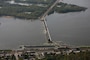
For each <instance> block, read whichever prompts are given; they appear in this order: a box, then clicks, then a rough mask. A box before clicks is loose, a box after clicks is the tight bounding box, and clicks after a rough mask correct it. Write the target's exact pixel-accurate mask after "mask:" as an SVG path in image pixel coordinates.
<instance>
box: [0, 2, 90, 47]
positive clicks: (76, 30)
mask: <svg viewBox="0 0 90 60" xmlns="http://www.w3.org/2000/svg"><path fill="white" fill-rule="evenodd" d="M64 2H67V3H70V4H76V5H79V6H84V7H87V8H88V9H87V10H86V11H84V12H75V13H66V14H58V13H54V14H52V15H49V16H47V17H46V18H47V24H48V28H49V30H50V33H51V37H52V40H54V41H63V42H64V43H66V44H70V45H76V46H87V45H89V46H90V17H89V16H90V3H89V2H90V0H64ZM0 23H1V24H0V49H9V48H11V49H13V48H17V47H18V46H19V45H41V44H43V43H44V42H46V40H45V35H44V31H43V25H42V23H41V21H39V20H35V21H31V20H23V19H15V18H13V17H0Z"/></svg>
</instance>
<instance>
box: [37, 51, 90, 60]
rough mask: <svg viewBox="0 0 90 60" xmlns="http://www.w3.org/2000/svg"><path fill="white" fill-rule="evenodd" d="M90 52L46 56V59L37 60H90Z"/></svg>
mask: <svg viewBox="0 0 90 60" xmlns="http://www.w3.org/2000/svg"><path fill="white" fill-rule="evenodd" d="M89 56H90V51H86V52H80V53H73V52H72V53H70V54H69V55H61V54H60V55H51V54H49V55H46V56H45V58H44V59H37V60H90V57H89Z"/></svg>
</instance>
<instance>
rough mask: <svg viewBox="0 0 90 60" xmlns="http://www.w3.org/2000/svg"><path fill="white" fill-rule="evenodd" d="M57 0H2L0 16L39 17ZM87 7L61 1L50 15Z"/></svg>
mask: <svg viewBox="0 0 90 60" xmlns="http://www.w3.org/2000/svg"><path fill="white" fill-rule="evenodd" d="M55 1H56V0H12V1H11V0H0V16H13V17H15V18H21V19H38V18H39V17H40V16H42V15H43V13H44V12H45V11H46V10H47V9H48V8H49V7H50V6H51V5H52V4H53V3H54V2H55ZM86 9H87V8H86V7H81V6H77V5H73V4H67V3H63V2H59V3H58V4H57V5H56V6H55V7H54V8H53V9H52V10H51V11H50V12H49V14H48V15H50V14H52V13H54V12H57V13H68V12H80V11H85V10H86Z"/></svg>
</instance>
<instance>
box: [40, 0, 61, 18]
mask: <svg viewBox="0 0 90 60" xmlns="http://www.w3.org/2000/svg"><path fill="white" fill-rule="evenodd" d="M59 1H60V0H56V1H55V2H54V3H53V4H52V6H51V7H50V8H49V9H48V10H47V11H46V12H45V13H44V14H43V15H42V16H41V20H44V18H45V17H46V15H47V14H48V13H49V12H50V11H51V10H52V8H53V7H54V6H55V5H56V4H57V3H58V2H59Z"/></svg>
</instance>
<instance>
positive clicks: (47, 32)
mask: <svg viewBox="0 0 90 60" xmlns="http://www.w3.org/2000/svg"><path fill="white" fill-rule="evenodd" d="M59 1H60V0H56V1H55V2H54V3H53V4H52V5H51V7H50V8H49V9H47V11H46V12H45V13H44V14H43V15H42V16H41V18H40V20H41V21H42V23H43V26H44V30H45V31H46V33H45V35H46V39H47V41H48V43H52V39H51V35H50V32H49V29H48V27H47V23H46V19H45V17H46V15H47V14H48V13H49V12H50V11H51V10H52V9H53V7H54V6H56V4H57V3H58V2H59Z"/></svg>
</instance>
